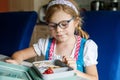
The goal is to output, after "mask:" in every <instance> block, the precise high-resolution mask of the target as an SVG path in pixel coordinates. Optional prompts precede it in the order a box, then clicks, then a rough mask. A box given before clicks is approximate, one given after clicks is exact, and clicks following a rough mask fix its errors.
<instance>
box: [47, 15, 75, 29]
mask: <svg viewBox="0 0 120 80" xmlns="http://www.w3.org/2000/svg"><path fill="white" fill-rule="evenodd" d="M73 19H74V17H72V18H71V19H70V20H63V21H60V22H59V23H53V22H50V23H52V24H55V26H54V27H51V28H50V26H49V23H48V24H47V25H48V27H49V29H50V30H54V29H56V28H57V27H58V26H59V27H60V28H61V29H66V28H67V27H68V26H66V27H63V26H62V25H61V23H62V22H67V23H68V24H69V23H70V22H71V21H72V20H73Z"/></svg>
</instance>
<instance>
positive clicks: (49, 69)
mask: <svg viewBox="0 0 120 80" xmlns="http://www.w3.org/2000/svg"><path fill="white" fill-rule="evenodd" d="M52 73H53V70H52V69H51V68H48V69H47V70H45V71H44V72H43V74H52Z"/></svg>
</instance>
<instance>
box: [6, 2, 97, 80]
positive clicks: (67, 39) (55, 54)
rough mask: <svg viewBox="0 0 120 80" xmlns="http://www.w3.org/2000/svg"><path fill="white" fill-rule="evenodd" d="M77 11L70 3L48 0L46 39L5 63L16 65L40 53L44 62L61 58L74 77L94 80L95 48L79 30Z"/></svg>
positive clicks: (72, 3) (15, 54)
mask: <svg viewBox="0 0 120 80" xmlns="http://www.w3.org/2000/svg"><path fill="white" fill-rule="evenodd" d="M78 10H79V9H78V7H77V4H76V3H75V1H74V0H51V1H50V2H49V4H48V7H47V11H46V22H47V23H48V28H49V30H50V37H48V38H47V39H39V41H38V43H36V44H34V45H33V46H32V47H30V48H27V49H24V50H21V51H17V52H15V53H14V54H13V56H12V58H13V60H6V61H7V62H9V63H14V64H18V63H21V62H22V61H23V60H26V59H29V58H32V57H35V56H37V55H39V56H40V55H41V54H43V55H44V57H45V59H46V60H53V59H55V58H59V56H61V57H62V61H63V62H65V63H66V64H67V65H69V66H70V67H72V68H73V69H74V71H75V73H76V74H77V76H81V77H84V78H87V79H88V80H98V73H97V68H96V64H97V55H98V53H97V45H96V43H95V42H94V41H93V40H90V39H88V34H87V33H86V32H84V31H83V30H82V28H81V25H82V19H81V17H80V15H79V11H78Z"/></svg>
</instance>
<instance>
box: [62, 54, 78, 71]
mask: <svg viewBox="0 0 120 80" xmlns="http://www.w3.org/2000/svg"><path fill="white" fill-rule="evenodd" d="M62 61H63V62H64V63H66V64H67V65H68V66H70V67H72V68H73V69H74V70H76V69H77V64H76V60H75V59H73V58H71V57H67V56H64V57H63V60H62Z"/></svg>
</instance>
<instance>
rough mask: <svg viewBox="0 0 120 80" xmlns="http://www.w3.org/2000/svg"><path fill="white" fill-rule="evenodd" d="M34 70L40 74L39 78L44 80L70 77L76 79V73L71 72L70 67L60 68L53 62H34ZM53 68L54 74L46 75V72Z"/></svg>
mask: <svg viewBox="0 0 120 80" xmlns="http://www.w3.org/2000/svg"><path fill="white" fill-rule="evenodd" d="M33 66H34V69H35V70H36V71H37V72H38V74H40V75H39V76H40V77H41V78H43V79H44V80H56V79H62V78H66V79H67V78H68V77H74V76H75V73H74V71H73V69H71V70H69V67H60V66H56V65H55V64H54V61H52V60H44V61H37V62H33ZM48 68H51V69H52V71H53V73H51V74H44V72H45V71H46V70H47V69H48ZM73 80H74V79H73Z"/></svg>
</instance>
